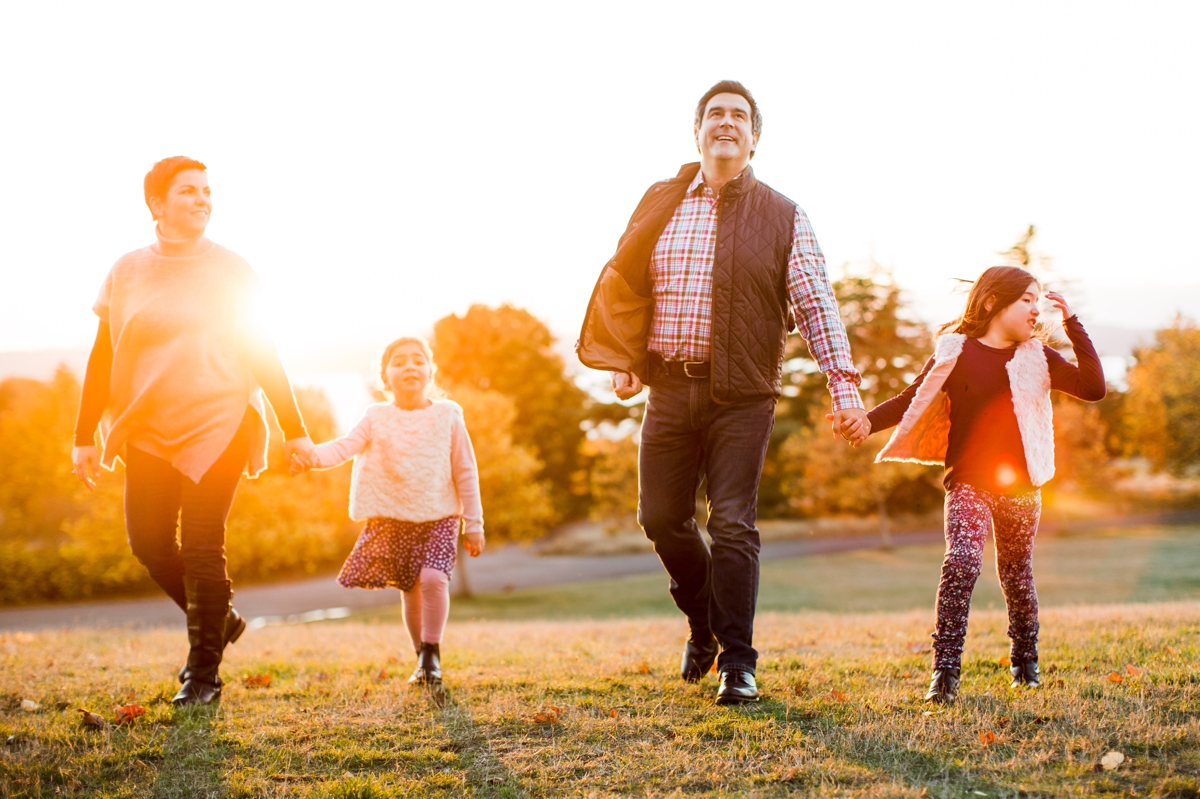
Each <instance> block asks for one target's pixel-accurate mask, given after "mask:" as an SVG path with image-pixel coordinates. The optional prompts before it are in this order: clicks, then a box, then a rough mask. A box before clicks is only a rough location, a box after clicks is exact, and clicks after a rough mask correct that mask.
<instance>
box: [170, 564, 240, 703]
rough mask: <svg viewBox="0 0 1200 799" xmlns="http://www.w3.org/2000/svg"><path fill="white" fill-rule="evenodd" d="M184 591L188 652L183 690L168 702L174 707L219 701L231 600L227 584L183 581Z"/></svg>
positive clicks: (209, 581) (223, 582) (210, 581)
mask: <svg viewBox="0 0 1200 799" xmlns="http://www.w3.org/2000/svg"><path fill="white" fill-rule="evenodd" d="M184 587H185V588H186V589H187V600H188V604H187V626H188V644H189V645H190V646H191V649H190V650H189V651H188V662H187V666H185V667H184V680H183V687H182V688H180V689H179V693H177V694H175V698H174V699H172V700H171V701H172V702H173V703H174V704H175V705H176V706H183V705H208V704H213V703H215V702H219V701H221V677H220V674H219V673H218V672H219V671H220V668H221V655H222V654H223V653H224V651H225V619H226V618H227V617H228V616H229V601H230V599H231V598H232V597H233V591H231V590H230V584H229V581H228V580H193V579H192V578H190V577H189V578H185V579H184Z"/></svg>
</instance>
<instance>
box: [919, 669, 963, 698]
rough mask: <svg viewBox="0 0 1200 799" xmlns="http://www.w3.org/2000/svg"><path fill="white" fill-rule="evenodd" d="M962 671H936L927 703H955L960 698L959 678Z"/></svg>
mask: <svg viewBox="0 0 1200 799" xmlns="http://www.w3.org/2000/svg"><path fill="white" fill-rule="evenodd" d="M961 671H962V670H961V669H934V670H933V679H932V680H931V681H930V683H929V691H928V692H927V693H926V694H925V701H926V702H939V703H943V702H953V701H954V700H955V699H956V698H957V697H958V676H959V674H960V673H961Z"/></svg>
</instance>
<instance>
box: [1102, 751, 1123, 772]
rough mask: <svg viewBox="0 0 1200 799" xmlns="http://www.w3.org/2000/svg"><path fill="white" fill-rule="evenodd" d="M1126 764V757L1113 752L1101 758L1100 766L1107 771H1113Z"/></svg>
mask: <svg viewBox="0 0 1200 799" xmlns="http://www.w3.org/2000/svg"><path fill="white" fill-rule="evenodd" d="M1124 762H1125V755H1123V754H1121V753H1120V752H1118V751H1116V750H1113V751H1111V752H1109V753H1108V754H1107V755H1105V756H1104V757H1102V758H1100V765H1101V767H1102V768H1103V769H1104V770H1105V771H1112V770H1113V769H1115V768H1116V767H1117V766H1119V765H1121V764H1122V763H1124Z"/></svg>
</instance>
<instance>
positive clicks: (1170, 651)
mask: <svg viewBox="0 0 1200 799" xmlns="http://www.w3.org/2000/svg"><path fill="white" fill-rule="evenodd" d="M1167 654H1168V655H1178V654H1179V650H1178V649H1176V648H1175V647H1173V646H1168V647H1167Z"/></svg>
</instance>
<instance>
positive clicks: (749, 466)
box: [638, 375, 775, 672]
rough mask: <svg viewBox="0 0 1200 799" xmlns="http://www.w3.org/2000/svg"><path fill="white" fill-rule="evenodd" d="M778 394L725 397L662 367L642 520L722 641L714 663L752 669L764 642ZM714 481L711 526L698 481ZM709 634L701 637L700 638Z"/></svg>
mask: <svg viewBox="0 0 1200 799" xmlns="http://www.w3.org/2000/svg"><path fill="white" fill-rule="evenodd" d="M774 423H775V400H774V399H771V398H768V399H761V400H752V401H748V402H739V403H735V404H731V405H718V404H717V403H715V402H713V401H712V399H711V397H710V394H709V381H708V380H707V379H701V380H697V379H694V378H689V377H682V376H679V377H670V376H666V375H663V376H660V377H656V378H655V379H654V380H653V381H652V383H651V385H650V398H649V400H648V401H647V402H646V414H645V418H644V419H643V421H642V441H641V447H640V450H639V453H638V522H639V523H640V524H641V525H642V529H643V530H645V531H646V536H647V537H648V538H649V539H650V540H651V541H652V542H653V543H654V551H655V552H656V553H657V554H658V557H659V559H660V560H662V564H663V566H664V567H665V568H666V570H667V574H668V575H670V578H671V597H672V599H674V600H675V604H676V605H677V606H678V607H679V609H680V610H682V611H683V612H684V614H685V615H686V616H687V617H688V624H689V625H690V626H691V628H692V632H693V634H699V635H702V636H703V635H706V634H707V633H708V632H709V631H711V632H712V633H713V634H714V635H715V636H716V637H717V641H718V642H719V643H720V644H721V655H720V657H719V658H718V660H717V668H718V669H719V670H722V671H723V670H725V669H728V668H734V667H736V668H742V669H746V670H747V671H750V672H753V671H754V668H755V665H756V663H757V661H758V652H756V651H755V649H754V647H753V646H752V641H753V638H754V607H755V604H756V602H757V601H758V551H759V535H758V529H757V528H756V527H755V526H754V522H755V519H756V516H757V507H756V506H757V502H758V481H759V478H760V477H761V476H762V466H763V458H764V457H765V455H766V452H767V440H768V439H769V438H770V435H771V427H772V426H773V425H774ZM701 475H704V476H705V477H706V479H707V481H708V484H707V494H708V534H709V536H711V537H712V550H711V551H710V550H709V548H708V546H707V545H706V544H705V541H704V538H703V537H702V536H701V534H700V530H699V528H698V527H697V525H696V519H695V514H696V489H697V487H698V486H699V483H700V477H701ZM701 640H703V639H701Z"/></svg>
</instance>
